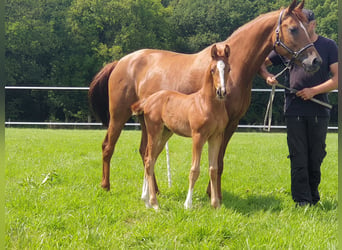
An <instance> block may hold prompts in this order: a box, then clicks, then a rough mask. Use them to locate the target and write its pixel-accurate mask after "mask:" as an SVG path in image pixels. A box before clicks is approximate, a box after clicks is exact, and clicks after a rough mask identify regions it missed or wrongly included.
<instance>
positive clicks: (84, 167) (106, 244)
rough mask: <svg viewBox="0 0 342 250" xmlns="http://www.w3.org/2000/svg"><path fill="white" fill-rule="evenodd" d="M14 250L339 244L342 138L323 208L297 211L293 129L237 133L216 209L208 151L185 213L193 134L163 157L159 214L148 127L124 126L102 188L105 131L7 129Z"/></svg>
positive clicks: (330, 159) (10, 245) (327, 172)
mask: <svg viewBox="0 0 342 250" xmlns="http://www.w3.org/2000/svg"><path fill="white" fill-rule="evenodd" d="M5 133H6V157H7V165H6V189H5V197H6V222H5V223H6V225H5V226H6V242H5V245H6V248H7V249H56V248H58V249H147V248H148V249H150V248H153V249H219V248H226V249H336V248H337V238H336V231H337V214H336V213H337V212H336V211H337V186H338V183H337V158H338V157H337V134H328V138H327V151H328V155H327V157H326V158H325V160H324V162H323V165H322V182H321V185H320V193H321V197H322V200H321V202H320V203H319V204H318V205H316V206H315V207H306V208H295V205H294V203H293V201H292V200H291V194H290V178H289V177H290V168H289V160H288V159H287V158H286V157H287V155H288V153H287V152H288V151H287V145H286V135H285V134H284V133H272V134H263V133H236V134H235V135H234V136H233V138H232V140H231V142H230V144H229V146H228V150H227V153H226V156H225V169H224V173H223V177H222V190H223V204H222V206H221V208H220V209H218V210H215V209H212V208H211V207H210V202H209V199H208V197H207V195H206V193H205V190H206V187H207V183H208V179H209V177H208V169H207V158H208V157H207V152H206V150H207V148H206V147H205V149H204V152H203V155H202V162H201V166H202V168H201V175H200V177H199V179H198V181H197V183H196V186H195V191H194V198H193V206H194V207H193V209H192V210H189V211H188V210H184V209H183V203H184V201H185V198H186V194H187V189H188V174H189V170H190V162H191V139H188V138H182V137H178V136H173V137H172V138H171V140H170V141H169V148H170V157H171V168H172V172H171V173H172V182H173V186H172V187H171V188H169V187H168V182H167V173H166V157H165V152H163V153H162V154H161V155H160V157H159V159H158V162H157V166H156V176H157V180H158V184H159V187H160V190H161V194H160V195H159V196H158V201H159V204H160V208H161V209H160V211H159V212H155V211H154V210H153V209H146V208H145V205H144V202H143V201H141V200H140V195H141V189H142V181H143V167H142V162H141V159H140V156H139V153H138V145H139V141H140V132H138V131H123V132H122V134H121V137H120V139H119V142H118V144H117V147H116V150H115V153H114V157H113V159H112V167H111V188H112V189H111V191H110V192H105V191H103V190H102V189H101V187H100V180H101V176H102V165H101V164H102V163H101V143H102V140H103V138H104V135H105V131H103V130H49V129H46V130H42V129H13V128H10V129H6V131H5Z"/></svg>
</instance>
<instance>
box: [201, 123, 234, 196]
mask: <svg viewBox="0 0 342 250" xmlns="http://www.w3.org/2000/svg"><path fill="white" fill-rule="evenodd" d="M238 123H239V121H237V122H229V124H228V126H227V127H226V129H225V131H224V136H223V140H222V143H221V147H220V152H219V155H218V162H217V164H218V171H217V192H218V197H219V199H220V201H222V191H221V176H222V173H223V161H224V155H225V152H226V149H227V145H228V142H229V140H230V138H231V137H232V135H233V133H234V132H235V130H236V128H237V126H238ZM207 194H208V195H209V197H211V184H210V181H209V184H208V187H207Z"/></svg>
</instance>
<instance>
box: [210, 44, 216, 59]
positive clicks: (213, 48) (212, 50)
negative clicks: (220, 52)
mask: <svg viewBox="0 0 342 250" xmlns="http://www.w3.org/2000/svg"><path fill="white" fill-rule="evenodd" d="M211 57H212V58H213V59H215V58H216V57H217V47H216V44H215V45H214V46H213V47H211Z"/></svg>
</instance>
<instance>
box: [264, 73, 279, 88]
mask: <svg viewBox="0 0 342 250" xmlns="http://www.w3.org/2000/svg"><path fill="white" fill-rule="evenodd" d="M266 83H267V84H268V85H271V86H272V85H274V84H277V83H278V81H277V79H276V78H275V77H274V75H269V76H268V77H267V78H266Z"/></svg>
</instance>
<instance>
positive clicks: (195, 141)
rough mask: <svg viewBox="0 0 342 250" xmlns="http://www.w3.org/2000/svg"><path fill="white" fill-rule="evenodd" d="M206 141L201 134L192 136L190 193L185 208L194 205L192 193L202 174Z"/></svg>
mask: <svg viewBox="0 0 342 250" xmlns="http://www.w3.org/2000/svg"><path fill="white" fill-rule="evenodd" d="M204 143H205V140H204V139H203V138H202V136H201V135H200V134H194V135H193V136H192V165H191V169H190V175H189V190H188V195H187V197H186V200H185V203H184V208H185V209H189V208H191V207H192V194H193V191H194V186H195V183H196V181H197V179H198V176H199V174H200V161H201V154H202V149H203V145H204Z"/></svg>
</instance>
